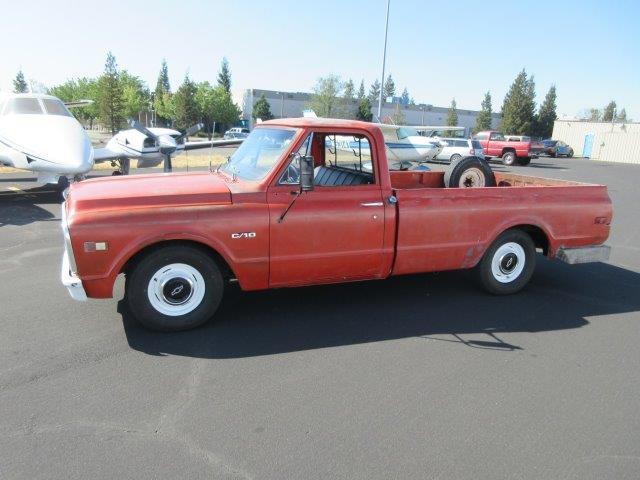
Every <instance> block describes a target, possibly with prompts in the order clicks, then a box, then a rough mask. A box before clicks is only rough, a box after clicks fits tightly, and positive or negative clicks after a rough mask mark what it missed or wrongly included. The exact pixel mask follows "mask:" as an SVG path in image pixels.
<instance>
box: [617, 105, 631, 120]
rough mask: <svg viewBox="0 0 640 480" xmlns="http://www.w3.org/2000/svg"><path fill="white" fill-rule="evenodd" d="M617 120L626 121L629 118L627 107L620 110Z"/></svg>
mask: <svg viewBox="0 0 640 480" xmlns="http://www.w3.org/2000/svg"><path fill="white" fill-rule="evenodd" d="M616 121H618V122H621V123H626V122H627V121H628V120H627V110H626V109H624V108H623V109H622V110H620V113H619V114H618V116H617V118H616Z"/></svg>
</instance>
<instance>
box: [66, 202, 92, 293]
mask: <svg viewBox="0 0 640 480" xmlns="http://www.w3.org/2000/svg"><path fill="white" fill-rule="evenodd" d="M61 207H62V219H61V222H60V224H61V226H62V234H63V236H64V253H63V254H62V266H61V268H60V281H62V284H63V285H64V286H65V287H67V290H68V291H69V295H71V298H73V299H74V300H78V301H80V302H84V301H85V300H86V299H87V293H86V292H85V291H84V287H83V286H82V280H80V277H78V275H77V274H76V262H75V259H74V258H73V247H72V246H71V236H70V235H69V226H68V225H67V205H66V202H62V206H61Z"/></svg>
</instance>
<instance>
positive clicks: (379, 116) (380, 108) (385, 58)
mask: <svg viewBox="0 0 640 480" xmlns="http://www.w3.org/2000/svg"><path fill="white" fill-rule="evenodd" d="M390 5H391V0H387V21H386V24H385V27H384V52H383V53H382V78H381V79H380V98H379V99H378V121H379V122H381V121H382V95H383V94H384V67H385V64H386V62H387V33H388V32H389V6H390Z"/></svg>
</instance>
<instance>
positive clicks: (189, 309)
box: [125, 245, 224, 332]
mask: <svg viewBox="0 0 640 480" xmlns="http://www.w3.org/2000/svg"><path fill="white" fill-rule="evenodd" d="M125 288H126V296H125V297H126V302H127V306H128V308H129V311H130V312H131V314H132V315H133V317H134V318H135V319H136V320H137V321H138V322H139V323H140V324H141V325H143V326H144V327H146V328H148V329H150V330H156V331H161V332H172V331H179V330H188V329H191V328H195V327H198V326H200V325H202V324H203V323H205V322H207V321H208V320H209V319H210V318H211V317H212V316H213V315H214V313H215V312H216V310H217V309H218V306H219V305H220V302H221V300H222V297H223V294H224V281H223V277H222V273H221V272H220V268H219V267H218V265H217V263H216V262H215V260H214V259H213V258H212V257H211V256H210V255H209V254H208V253H207V252H206V251H205V250H203V249H200V248H198V247H192V246H186V245H168V246H165V247H161V248H159V249H157V250H152V251H151V252H150V253H148V254H146V255H144V257H142V258H141V259H140V260H139V261H137V262H136V263H135V264H134V266H133V267H132V270H131V271H130V272H129V273H128V274H127V281H126V287H125Z"/></svg>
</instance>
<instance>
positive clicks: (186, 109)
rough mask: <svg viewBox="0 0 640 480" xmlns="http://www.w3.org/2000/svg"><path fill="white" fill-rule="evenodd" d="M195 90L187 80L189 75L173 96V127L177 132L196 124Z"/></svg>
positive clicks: (194, 86)
mask: <svg viewBox="0 0 640 480" xmlns="http://www.w3.org/2000/svg"><path fill="white" fill-rule="evenodd" d="M197 90H198V89H197V87H196V84H195V83H193V81H192V80H191V79H190V78H189V74H186V75H185V76H184V81H183V82H182V85H180V88H178V90H177V91H176V93H175V95H174V96H173V108H174V115H175V117H174V120H175V126H176V128H178V129H179V130H186V129H187V128H189V127H191V126H193V125H195V124H196V123H198V120H199V111H198V104H197V103H196V92H197Z"/></svg>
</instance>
